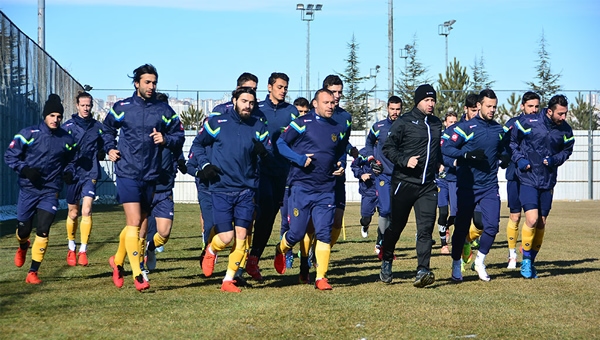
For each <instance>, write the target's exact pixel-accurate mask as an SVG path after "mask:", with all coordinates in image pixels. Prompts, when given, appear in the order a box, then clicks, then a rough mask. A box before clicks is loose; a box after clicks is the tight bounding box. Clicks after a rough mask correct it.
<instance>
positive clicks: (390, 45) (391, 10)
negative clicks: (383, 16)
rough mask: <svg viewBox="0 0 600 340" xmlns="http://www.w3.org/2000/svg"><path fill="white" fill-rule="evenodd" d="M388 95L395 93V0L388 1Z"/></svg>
mask: <svg viewBox="0 0 600 340" xmlns="http://www.w3.org/2000/svg"><path fill="white" fill-rule="evenodd" d="M388 89H389V90H388V97H391V96H393V95H394V0H389V3H388Z"/></svg>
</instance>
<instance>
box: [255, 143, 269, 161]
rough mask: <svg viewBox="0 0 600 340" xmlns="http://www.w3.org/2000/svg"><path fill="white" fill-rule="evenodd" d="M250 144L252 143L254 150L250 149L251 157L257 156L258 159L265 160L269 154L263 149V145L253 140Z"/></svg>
mask: <svg viewBox="0 0 600 340" xmlns="http://www.w3.org/2000/svg"><path fill="white" fill-rule="evenodd" d="M252 143H254V148H252V155H253V156H259V157H260V158H265V157H266V156H267V155H268V154H269V152H268V151H267V148H265V146H264V144H263V143H261V142H259V141H257V140H255V139H253V140H252Z"/></svg>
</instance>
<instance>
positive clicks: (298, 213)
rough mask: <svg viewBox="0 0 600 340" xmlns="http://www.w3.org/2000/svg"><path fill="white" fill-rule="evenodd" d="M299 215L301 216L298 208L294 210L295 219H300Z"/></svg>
mask: <svg viewBox="0 0 600 340" xmlns="http://www.w3.org/2000/svg"><path fill="white" fill-rule="evenodd" d="M298 215H300V212H299V211H298V208H294V217H298Z"/></svg>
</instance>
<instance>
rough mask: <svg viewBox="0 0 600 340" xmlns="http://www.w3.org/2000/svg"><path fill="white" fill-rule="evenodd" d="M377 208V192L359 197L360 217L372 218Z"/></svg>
mask: <svg viewBox="0 0 600 340" xmlns="http://www.w3.org/2000/svg"><path fill="white" fill-rule="evenodd" d="M376 208H377V192H375V194H374V195H361V196H360V216H373V214H375V209H376Z"/></svg>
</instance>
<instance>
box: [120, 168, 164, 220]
mask: <svg viewBox="0 0 600 340" xmlns="http://www.w3.org/2000/svg"><path fill="white" fill-rule="evenodd" d="M154 188H155V183H154V182H146V181H141V180H137V179H131V178H122V177H119V176H117V200H118V201H119V203H121V204H123V203H139V204H140V206H141V207H142V211H143V212H150V207H151V205H152V196H153V195H154Z"/></svg>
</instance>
